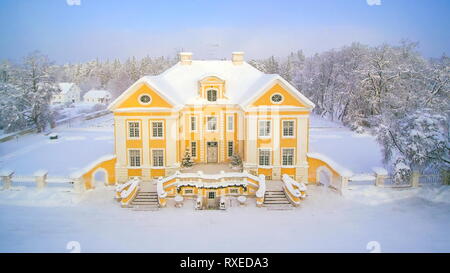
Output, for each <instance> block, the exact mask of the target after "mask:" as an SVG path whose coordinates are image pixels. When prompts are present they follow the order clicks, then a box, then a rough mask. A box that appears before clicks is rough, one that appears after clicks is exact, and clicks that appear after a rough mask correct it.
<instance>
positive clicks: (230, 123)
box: [227, 116, 234, 132]
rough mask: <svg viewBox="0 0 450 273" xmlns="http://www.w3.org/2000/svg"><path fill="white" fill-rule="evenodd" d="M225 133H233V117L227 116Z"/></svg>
mask: <svg viewBox="0 0 450 273" xmlns="http://www.w3.org/2000/svg"><path fill="white" fill-rule="evenodd" d="M227 131H230V132H231V131H234V116H227Z"/></svg>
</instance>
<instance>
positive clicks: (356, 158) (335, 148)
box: [309, 115, 385, 174]
mask: <svg viewBox="0 0 450 273" xmlns="http://www.w3.org/2000/svg"><path fill="white" fill-rule="evenodd" d="M309 152H311V153H320V154H323V155H325V156H327V157H328V158H330V159H332V160H333V161H335V162H336V163H338V164H339V165H341V166H342V167H344V168H346V169H349V170H351V171H352V172H353V173H354V174H368V173H371V174H372V173H373V170H372V168H374V167H385V166H384V164H383V161H382V160H383V155H382V153H381V149H380V145H379V144H378V143H377V141H376V139H375V137H373V136H371V135H367V134H358V133H356V132H353V131H351V130H350V129H348V128H346V127H344V126H343V125H342V124H340V123H337V122H331V121H327V120H325V119H322V118H320V117H318V116H316V115H311V128H310V132H309Z"/></svg>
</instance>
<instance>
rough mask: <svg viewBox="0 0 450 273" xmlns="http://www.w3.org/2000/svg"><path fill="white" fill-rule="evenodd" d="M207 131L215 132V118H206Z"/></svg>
mask: <svg viewBox="0 0 450 273" xmlns="http://www.w3.org/2000/svg"><path fill="white" fill-rule="evenodd" d="M207 122H208V127H207V128H208V131H216V130H217V117H208V118H207Z"/></svg>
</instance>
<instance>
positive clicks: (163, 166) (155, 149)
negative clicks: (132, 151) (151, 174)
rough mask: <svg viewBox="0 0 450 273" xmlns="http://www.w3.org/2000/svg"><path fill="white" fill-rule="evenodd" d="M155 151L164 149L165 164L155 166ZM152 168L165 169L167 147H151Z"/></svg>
mask: <svg viewBox="0 0 450 273" xmlns="http://www.w3.org/2000/svg"><path fill="white" fill-rule="evenodd" d="M153 151H163V165H162V166H155V162H154V161H153ZM150 166H151V167H150V168H152V169H164V168H165V167H166V149H164V148H152V149H150Z"/></svg>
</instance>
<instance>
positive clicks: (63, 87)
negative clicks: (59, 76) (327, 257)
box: [58, 82, 75, 93]
mask: <svg viewBox="0 0 450 273" xmlns="http://www.w3.org/2000/svg"><path fill="white" fill-rule="evenodd" d="M74 85H75V83H73V82H60V83H58V86H59V89H61V93H67V92H69V90H70V89H71V88H72V87H73V86H74Z"/></svg>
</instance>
